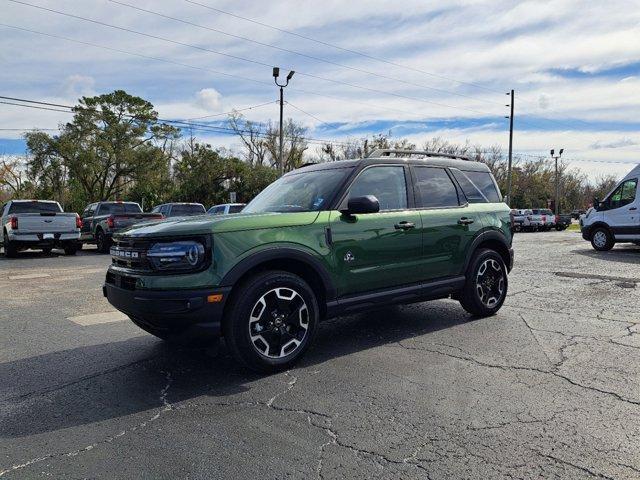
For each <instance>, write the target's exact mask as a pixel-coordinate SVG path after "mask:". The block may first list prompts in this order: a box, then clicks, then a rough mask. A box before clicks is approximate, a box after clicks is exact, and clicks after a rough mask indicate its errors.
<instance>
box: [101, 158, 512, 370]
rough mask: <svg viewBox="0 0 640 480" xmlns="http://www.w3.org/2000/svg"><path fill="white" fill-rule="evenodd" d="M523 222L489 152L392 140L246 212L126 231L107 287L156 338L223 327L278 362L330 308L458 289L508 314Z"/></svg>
mask: <svg viewBox="0 0 640 480" xmlns="http://www.w3.org/2000/svg"><path fill="white" fill-rule="evenodd" d="M512 235H513V233H512V224H511V219H510V210H509V207H508V206H507V205H506V204H505V203H503V202H502V199H501V197H500V192H499V189H498V186H497V184H496V182H495V180H494V178H493V176H492V175H491V173H490V171H489V169H488V168H487V166H486V165H484V164H482V163H479V162H473V161H469V160H468V159H464V158H461V157H455V156H451V155H446V154H441V153H430V152H415V151H411V152H407V151H393V150H381V151H376V152H374V153H373V154H372V155H370V156H369V157H367V158H363V159H360V160H344V161H337V162H331V163H323V164H318V165H310V166H306V167H303V168H300V169H298V170H295V171H292V172H290V173H288V174H286V175H285V176H283V177H282V178H280V179H279V180H277V181H276V182H274V183H272V184H271V185H270V186H269V187H267V188H266V189H265V190H263V191H262V192H261V193H260V194H259V195H258V196H257V197H256V198H255V199H254V200H253V201H252V202H251V203H249V204H248V205H247V206H246V207H245V208H244V210H243V211H242V213H239V214H234V215H226V216H219V217H211V216H205V215H203V216H197V217H190V218H181V219H168V220H165V221H163V222H160V223H148V224H144V225H136V226H134V227H132V228H130V229H128V230H126V231H123V232H121V233H119V234H117V235H115V236H114V244H113V247H112V248H111V256H112V265H111V266H110V267H109V270H108V272H107V277H106V282H105V285H104V295H105V296H106V297H107V298H108V300H109V302H110V303H111V304H112V305H114V306H115V307H116V308H117V309H119V310H121V311H123V312H124V313H126V314H127V315H128V316H129V317H130V318H131V320H132V321H133V322H134V323H135V324H136V325H138V326H139V327H140V328H142V329H144V330H146V331H147V332H149V333H151V334H153V335H156V336H157V337H160V338H162V339H166V340H175V339H181V338H186V337H192V336H194V335H195V336H203V335H205V334H213V335H216V336H220V335H222V336H224V338H225V341H226V343H227V345H228V346H229V348H230V350H231V351H232V352H233V354H234V356H235V357H236V358H237V359H238V360H240V361H242V362H243V363H244V364H246V365H247V366H248V367H250V368H252V369H254V370H258V371H263V372H269V371H275V370H279V369H284V368H288V367H289V366H290V365H292V364H293V363H294V362H295V361H296V360H298V359H299V358H300V357H301V356H302V354H303V353H304V352H305V351H306V350H307V348H308V347H309V345H310V344H311V342H312V340H313V338H314V335H315V333H316V331H317V328H318V323H319V322H320V321H321V320H322V319H326V318H330V317H335V316H339V315H345V314H351V313H353V312H359V311H363V310H367V309H372V308H378V307H380V306H383V305H389V304H394V303H412V302H420V301H424V300H431V299H438V298H447V297H451V298H454V299H457V300H459V301H460V303H461V305H462V307H463V308H464V309H465V310H466V311H467V312H469V313H470V314H471V315H473V316H487V315H492V314H494V313H496V312H497V311H498V310H499V309H500V307H501V306H502V303H503V302H504V299H505V296H506V294H507V273H508V272H509V271H510V270H511V267H512V264H513V250H512V248H511V241H512Z"/></svg>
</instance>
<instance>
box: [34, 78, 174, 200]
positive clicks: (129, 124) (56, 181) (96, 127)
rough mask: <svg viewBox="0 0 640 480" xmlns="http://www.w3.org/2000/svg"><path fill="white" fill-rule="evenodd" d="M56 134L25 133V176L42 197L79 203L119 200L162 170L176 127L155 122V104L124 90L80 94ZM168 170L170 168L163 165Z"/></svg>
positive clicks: (156, 117)
mask: <svg viewBox="0 0 640 480" xmlns="http://www.w3.org/2000/svg"><path fill="white" fill-rule="evenodd" d="M73 112H74V117H73V120H72V121H71V122H69V123H67V124H66V125H64V126H63V127H62V129H61V132H60V134H59V135H54V136H49V135H48V134H46V133H44V132H32V133H28V134H26V136H25V137H26V141H27V149H28V151H29V153H30V154H31V159H30V161H29V175H30V177H31V178H32V179H34V180H35V183H36V184H37V185H38V188H39V189H40V191H41V193H42V195H43V196H48V197H51V198H56V199H63V200H64V198H61V197H64V195H65V193H66V191H67V189H68V188H69V187H70V186H74V187H75V188H76V189H79V191H75V192H73V195H72V197H73V198H74V201H75V202H78V205H75V206H76V208H81V207H82V205H81V204H82V203H84V202H89V201H94V200H108V199H114V198H120V197H122V196H123V195H125V194H127V193H128V192H129V191H130V190H131V189H132V188H133V187H134V186H135V185H136V183H141V182H142V181H145V180H148V177H149V172H150V171H154V170H156V169H158V168H165V165H166V164H167V162H166V158H167V155H168V154H169V151H170V150H171V146H172V144H173V142H174V141H175V140H176V139H177V138H178V137H179V131H178V130H177V129H175V128H174V127H171V126H169V125H166V124H163V123H160V122H158V114H157V112H156V111H154V109H153V105H152V104H151V103H150V102H148V101H146V100H144V99H142V98H140V97H135V96H132V95H129V94H128V93H126V92H125V91H123V90H116V91H114V92H112V93H108V94H104V95H99V96H96V97H83V98H81V99H80V101H79V105H78V106H76V107H74V109H73ZM167 171H168V169H167Z"/></svg>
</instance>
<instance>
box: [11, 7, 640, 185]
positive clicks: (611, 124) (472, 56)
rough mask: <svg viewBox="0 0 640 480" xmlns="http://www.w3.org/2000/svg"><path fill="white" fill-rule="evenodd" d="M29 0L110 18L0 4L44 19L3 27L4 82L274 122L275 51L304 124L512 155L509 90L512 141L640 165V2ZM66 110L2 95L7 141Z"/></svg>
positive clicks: (329, 135)
mask: <svg viewBox="0 0 640 480" xmlns="http://www.w3.org/2000/svg"><path fill="white" fill-rule="evenodd" d="M25 1H26V3H31V4H33V5H36V6H40V7H45V8H49V9H54V10H59V11H61V12H64V13H67V14H72V15H77V16H81V17H85V18H86V19H91V20H94V21H97V22H103V23H107V24H109V25H112V27H109V26H106V25H100V24H96V23H91V22H89V21H87V20H81V19H77V18H70V17H69V16H64V15H59V14H56V13H53V12H50V11H43V10H42V9H38V8H34V7H32V6H28V5H24V4H19V3H15V2H11V1H9V0H0V2H2V12H3V15H2V19H0V22H1V23H3V24H7V25H12V26H14V27H15V26H18V27H21V28H26V29H30V30H34V31H37V32H40V33H41V34H37V33H32V32H26V31H23V30H18V29H15V28H10V27H7V26H0V29H1V30H2V33H1V35H0V64H1V65H2V68H0V95H4V96H10V97H20V98H28V99H36V100H44V101H51V102H54V103H62V104H73V103H74V102H75V101H76V99H77V98H78V97H79V96H81V95H94V94H98V93H104V92H108V91H112V90H114V89H124V90H126V91H128V92H130V93H133V94H136V95H140V96H142V97H144V98H146V99H148V100H150V101H151V102H152V103H153V104H154V105H155V106H156V108H157V110H158V111H159V113H160V115H161V116H162V117H164V118H174V119H185V118H193V117H201V116H205V115H215V114H219V113H222V112H226V111H229V110H232V109H234V108H245V107H249V106H252V105H257V104H264V103H267V102H271V103H270V104H268V105H264V106H262V107H258V108H255V109H252V110H249V111H246V112H244V113H245V116H246V118H247V119H249V120H253V121H257V122H266V121H268V120H270V119H272V120H275V119H277V113H278V111H277V108H278V107H277V104H276V103H275V100H276V98H277V90H276V88H275V86H274V85H273V84H272V78H271V66H272V65H279V66H281V67H282V69H283V71H284V72H285V74H286V71H287V69H294V70H296V72H297V73H296V75H295V76H294V78H293V79H292V81H291V85H290V86H289V87H287V90H286V100H287V101H288V102H290V104H289V105H286V106H285V107H286V115H287V116H291V117H293V118H295V119H296V120H298V121H300V122H303V123H304V124H305V126H307V128H308V135H309V136H310V137H314V138H325V139H335V140H343V139H345V138H349V137H361V136H363V135H367V134H376V133H388V132H389V131H391V133H392V135H393V136H398V137H399V136H408V137H409V138H410V139H411V140H412V141H413V142H415V143H416V144H417V145H420V144H421V143H423V142H424V141H426V140H428V139H430V138H433V137H436V136H437V137H442V138H446V139H449V140H451V141H456V142H465V141H467V140H468V141H470V142H471V143H474V144H480V145H483V146H487V147H488V146H491V145H499V146H501V147H502V148H503V149H504V150H505V151H506V147H507V141H508V130H507V129H508V121H507V120H506V119H505V118H504V116H505V115H507V114H508V108H507V107H506V106H505V104H506V103H508V97H507V96H506V95H505V94H504V93H505V92H507V91H508V90H509V89H511V88H513V89H515V91H516V103H515V106H516V117H515V118H516V122H515V125H516V132H515V135H514V149H515V151H517V152H523V153H527V154H537V153H540V154H544V155H546V154H547V153H548V150H549V149H550V148H556V149H558V148H564V149H565V152H566V153H565V156H566V158H567V159H568V160H570V161H571V163H572V165H574V166H576V167H580V168H581V169H582V170H584V171H585V172H586V173H587V174H589V175H590V176H592V177H593V176H597V175H600V174H602V173H613V174H616V175H619V174H622V173H624V172H625V171H626V170H628V169H629V168H630V164H631V163H634V162H635V163H640V155H638V154H639V153H640V5H638V3H637V1H613V2H606V3H604V2H588V3H587V2H579V1H570V0H567V1H549V2H512V1H511V2H507V1H505V2H499V1H487V2H483V1H450V2H446V3H444V2H436V1H424V0H408V1H405V2H402V3H398V2H388V1H367V2H363V1H352V2H344V1H342V0H341V1H338V0H327V1H323V2H322V4H319V3H317V2H296V1H293V0H292V1H275V0H274V1H272V2H257V1H233V2H232V1H226V0H221V1H215V2H214V1H213V0H193V1H190V0H161V1H160V0H156V1H150V0H139V1H134V0H118V2H111V1H108V0H87V1H71V0H59V1H49V0H25ZM126 4H129V6H127V5H126ZM199 4H200V5H199ZM131 5H134V6H137V7H138V8H142V9H146V10H149V11H152V12H155V13H150V12H145V11H141V10H139V9H134V8H131ZM207 6H209V7H213V8H216V9H220V10H222V11H224V12H226V13H223V12H221V11H214V10H212V9H210V8H206V7H207ZM400 6H401V8H400ZM229 14H232V15H229ZM234 15H235V16H234ZM238 16H241V17H246V18H249V19H253V20H255V21H257V22H260V23H262V24H264V25H259V24H257V23H255V22H249V21H247V20H243V19H241V18H238ZM167 17H173V18H167ZM180 20H181V21H180ZM267 25H269V26H271V27H276V28H271V27H269V26H267ZM114 27H119V28H114ZM123 29H127V30H134V31H135V32H137V33H135V32H132V31H125V30H123ZM282 30H287V31H290V32H293V33H294V34H296V35H291V34H289V33H286V32H283V31H282ZM42 33H45V34H49V35H53V36H56V37H65V38H67V39H69V40H75V42H73V41H69V40H64V39H62V38H52V37H50V36H45V35H42ZM302 36H304V37H309V38H312V39H315V40H318V41H312V40H309V39H306V38H302ZM152 37H156V38H152ZM238 37H243V38H238ZM78 42H85V44H81V43H78ZM87 43H90V44H95V45H99V46H100V47H103V48H98V47H96V46H90V45H87ZM328 44H331V45H328ZM188 45H190V46H188ZM336 46H337V47H340V48H336ZM109 49H111V50H109ZM114 50H119V51H114ZM283 50H286V51H283ZM148 57H153V59H151V58H148ZM372 57H374V58H372ZM380 59H382V60H384V61H381V60H380ZM225 74H226V75H225ZM294 106H295V107H298V109H296V108H294ZM304 112H307V113H308V114H310V115H308V114H307V113H304ZM66 118H68V116H67V115H66V114H64V113H59V112H48V111H41V110H33V109H26V108H20V107H14V106H9V105H1V104H0V154H2V153H4V154H21V153H23V152H24V142H23V141H22V140H21V139H20V136H21V132H20V131H15V130H7V129H29V128H34V127H39V128H56V127H57V126H58V124H59V123H60V122H63V121H65V119H66ZM223 118H224V117H217V118H216V117H213V118H211V119H210V120H200V121H201V122H205V121H211V122H212V123H214V124H219V123H220V122H221V121H223ZM3 129H4V130H3ZM199 133H200V134H201V135H202V136H203V140H206V141H207V142H209V143H212V144H213V145H219V146H224V147H227V148H231V149H234V148H239V144H238V142H237V139H235V138H234V137H232V136H228V135H221V136H213V135H212V134H211V133H210V132H199ZM313 148H315V147H312V149H313ZM596 161H597V162H596ZM602 162H612V163H602ZM624 162H628V163H624Z"/></svg>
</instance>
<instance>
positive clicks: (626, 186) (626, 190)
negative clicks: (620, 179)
mask: <svg viewBox="0 0 640 480" xmlns="http://www.w3.org/2000/svg"><path fill="white" fill-rule="evenodd" d="M637 186H638V179H637V178H633V179H631V180H627V181H626V182H624V183H622V184H621V185H620V186H619V187H618V188H616V189H615V191H614V192H613V193H612V194H611V199H610V200H609V208H620V207H624V206H625V205H629V204H630V203H631V202H633V201H634V200H635V199H636V188H637Z"/></svg>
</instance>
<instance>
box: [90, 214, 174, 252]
mask: <svg viewBox="0 0 640 480" xmlns="http://www.w3.org/2000/svg"><path fill="white" fill-rule="evenodd" d="M162 218H164V217H163V216H162V214H161V213H143V212H142V209H141V208H140V205H138V204H137V203H135V202H96V203H92V204H90V205H87V207H86V208H85V209H84V212H82V230H81V231H80V241H81V242H82V243H95V244H96V245H97V247H98V251H99V252H100V253H107V252H108V251H109V247H110V246H111V237H112V235H113V234H114V233H115V232H118V231H120V230H123V229H125V228H127V227H130V226H131V225H135V224H136V223H140V222H144V221H146V220H153V219H157V220H160V219H162Z"/></svg>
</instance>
